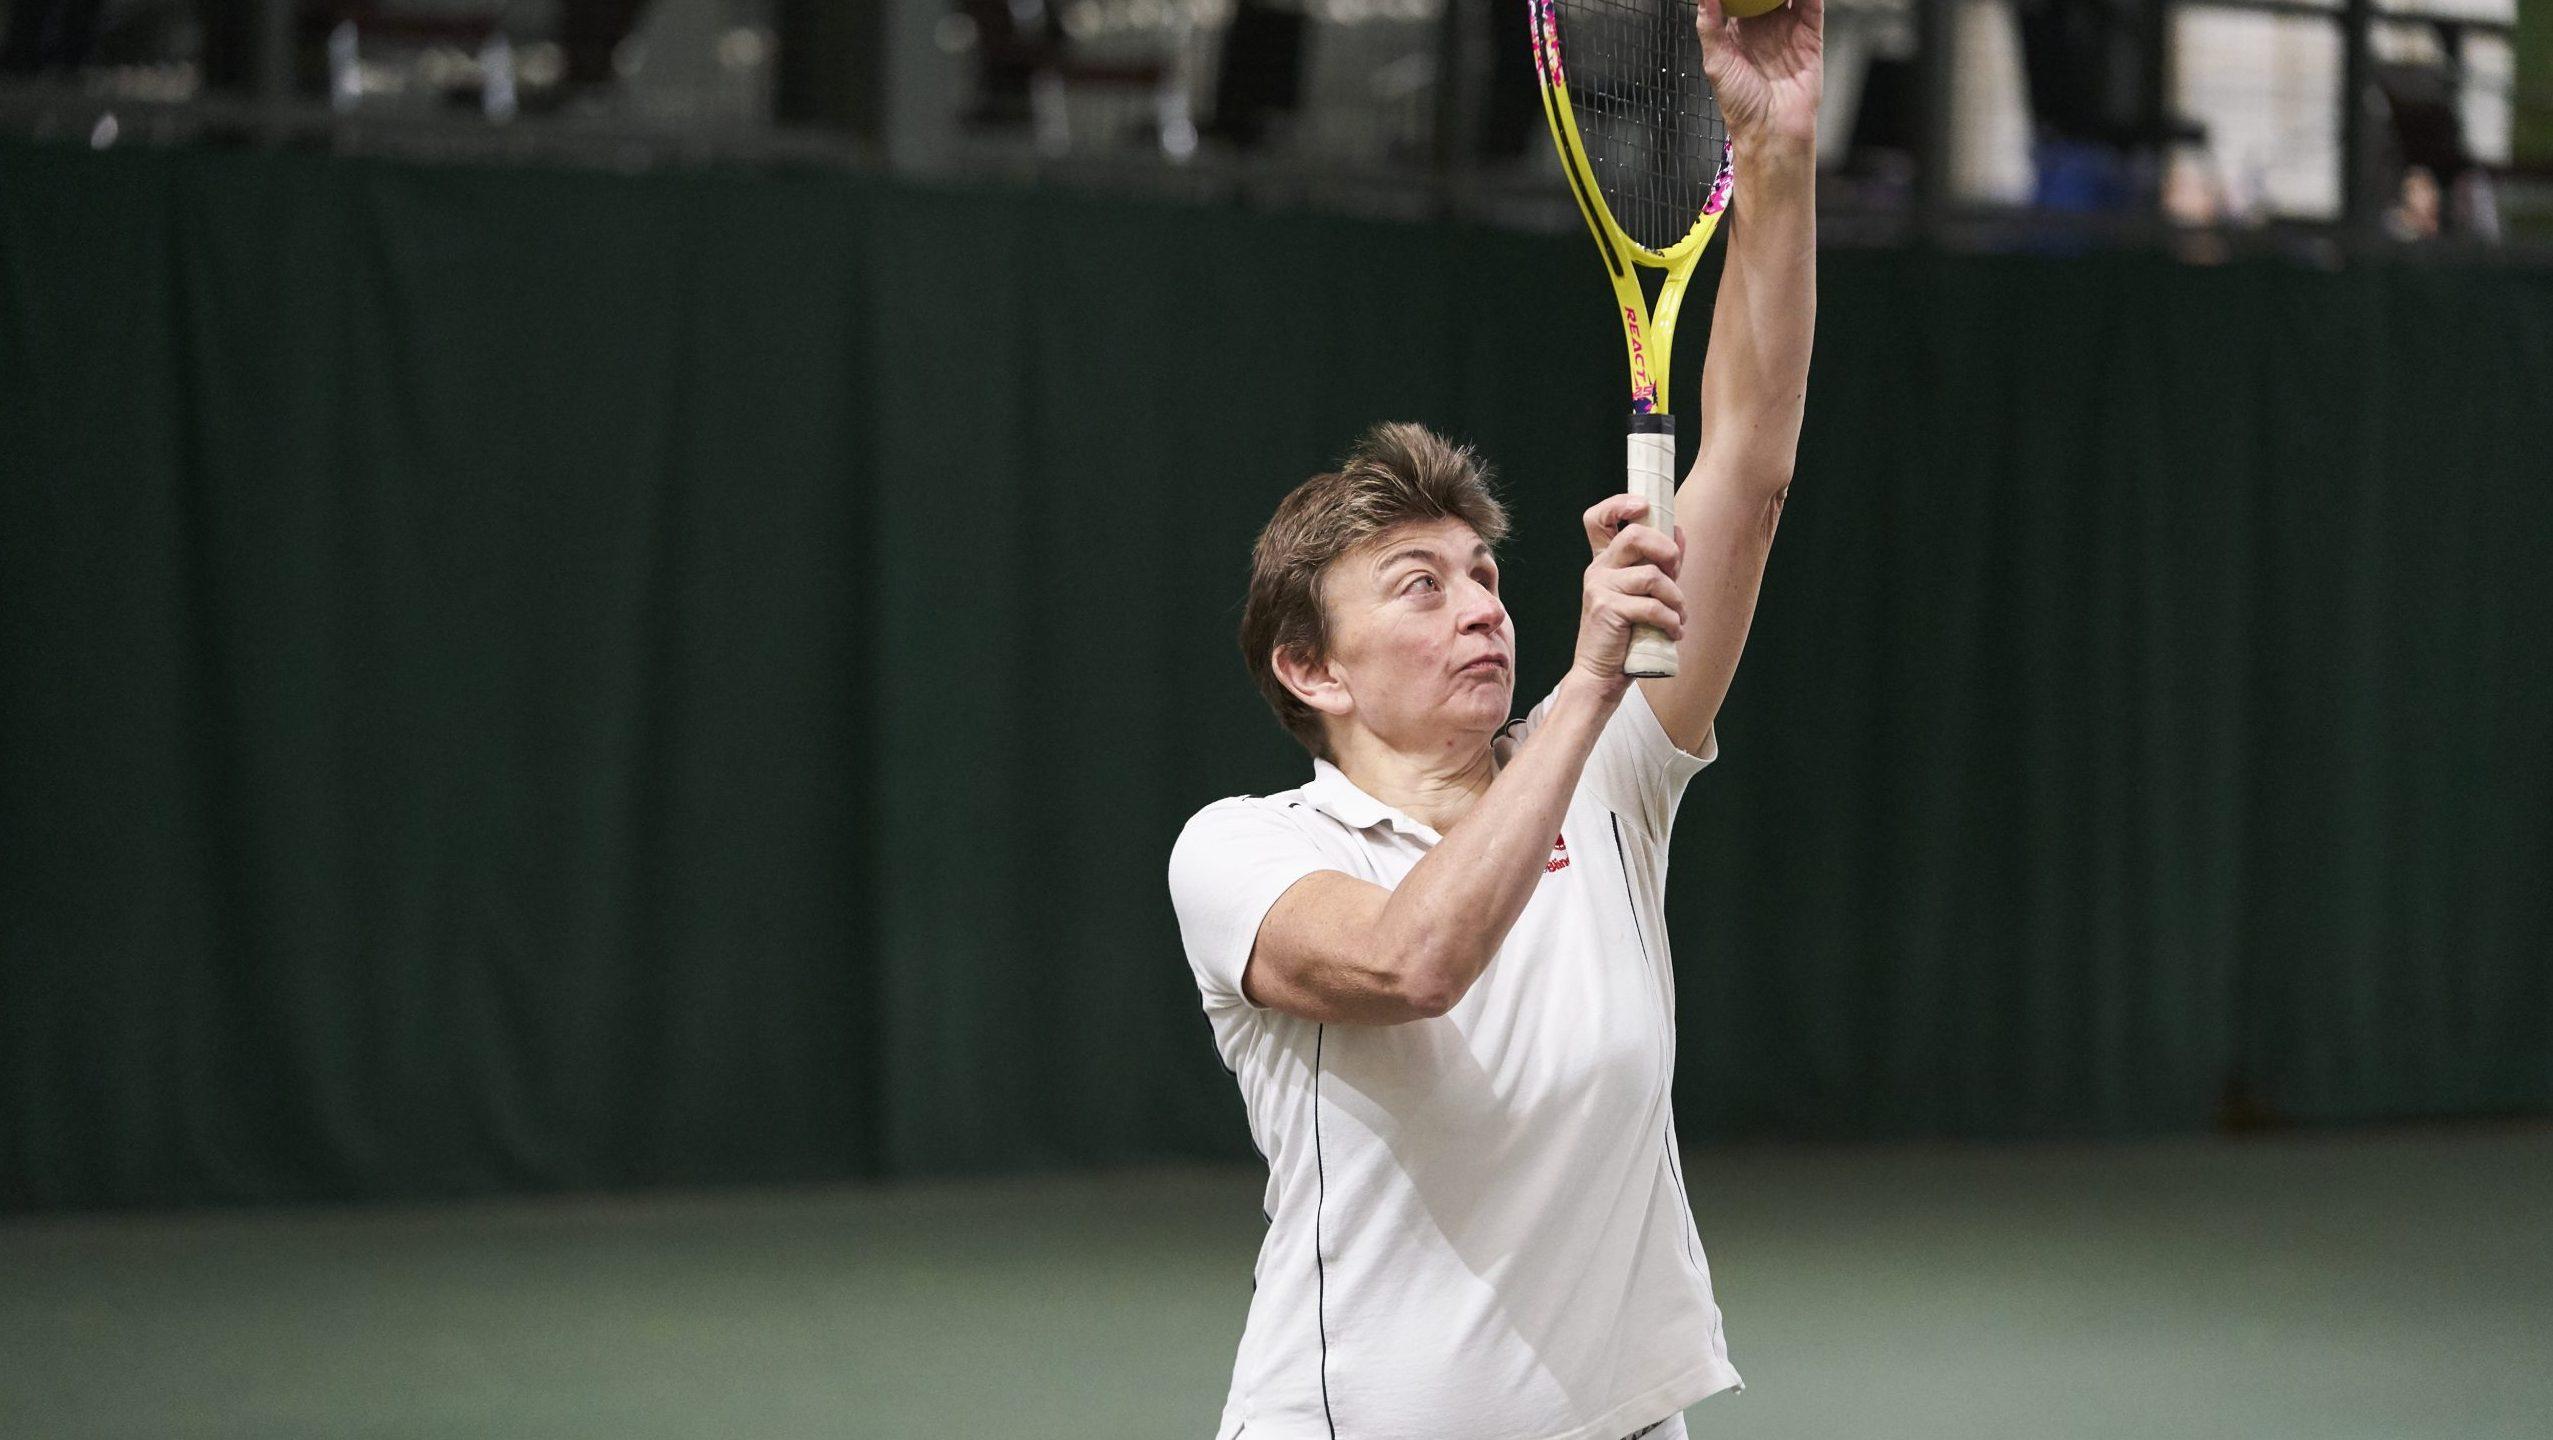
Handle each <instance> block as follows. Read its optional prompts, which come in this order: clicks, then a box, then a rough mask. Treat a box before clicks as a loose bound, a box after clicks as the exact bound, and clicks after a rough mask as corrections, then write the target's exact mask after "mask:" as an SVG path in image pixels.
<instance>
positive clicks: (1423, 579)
mask: <svg viewBox="0 0 2553 1440" xmlns="http://www.w3.org/2000/svg"><path fill="white" fill-rule="evenodd" d="M1422 585H1424V586H1426V587H1427V588H1428V589H1430V590H1433V589H1435V588H1436V577H1435V576H1433V575H1414V576H1412V577H1410V582H1409V586H1408V588H1409V589H1411V590H1413V591H1415V590H1417V589H1418V588H1419V587H1420V586H1422Z"/></svg>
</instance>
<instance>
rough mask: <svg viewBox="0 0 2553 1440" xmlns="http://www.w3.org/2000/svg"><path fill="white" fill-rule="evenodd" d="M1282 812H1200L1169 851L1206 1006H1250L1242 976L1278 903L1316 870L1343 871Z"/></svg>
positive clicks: (1182, 927) (1250, 806) (1225, 806)
mask: <svg viewBox="0 0 2553 1440" xmlns="http://www.w3.org/2000/svg"><path fill="white" fill-rule="evenodd" d="M1339 868H1340V866H1339V863H1338V861H1337V860H1336V859H1335V858H1334V857H1332V856H1330V855H1328V854H1326V853H1325V852H1324V851H1323V850H1322V848H1321V845H1320V842H1319V841H1317V840H1315V839H1313V838H1312V836H1310V835H1309V834H1306V833H1305V832H1304V830H1303V829H1302V827H1300V826H1298V825H1296V824H1295V823H1294V822H1293V821H1292V820H1291V819H1289V818H1288V817H1287V816H1286V815H1285V814H1284V813H1283V812H1282V811H1279V810H1274V809H1270V808H1268V807H1267V806H1266V805H1264V804H1261V803H1258V802H1254V801H1249V800H1218V801H1216V802H1215V803H1213V804H1212V805H1209V806H1207V807H1206V808H1205V809H1203V810H1200V811H1198V812H1197V813H1196V815H1195V816H1194V817H1193V818H1191V819H1190V820H1189V821H1188V824H1187V828H1185V829H1183V830H1181V831H1180V832H1179V843H1177V844H1176V845H1173V846H1172V847H1171V849H1170V903H1171V905H1172V907H1173V908H1175V909H1176V910H1177V911H1178V912H1179V939H1180V943H1181V944H1182V945H1183V946H1185V947H1186V949H1187V952H1188V968H1189V969H1190V970H1192V971H1194V972H1196V977H1197V988H1198V989H1199V990H1200V991H1202V992H1204V994H1205V998H1206V1003H1207V1005H1208V1006H1209V1007H1210V1008H1212V1007H1220V1006H1226V1005H1244V1006H1250V1008H1252V1009H1258V1008H1260V1007H1258V1006H1254V1005H1250V1001H1249V1000H1248V998H1247V997H1245V996H1244V995H1243V994H1242V993H1241V971H1242V969H1243V967H1245V966H1247V965H1248V964H1249V963H1250V949H1251V947H1252V946H1253V945H1255V944H1257V943H1258V938H1259V924H1260V922H1261V921H1263V920H1265V919H1267V918H1268V911H1269V909H1270V908H1271V907H1273V906H1274V905H1275V904H1276V902H1277V897H1279V896H1281V895H1283V894H1284V893H1285V892H1286V891H1287V890H1289V889H1292V888H1293V886H1294V882H1296V881H1298V880H1300V879H1302V878H1303V877H1304V876H1306V875H1309V874H1312V873H1313V872H1314V871H1317V870H1336V869H1339Z"/></svg>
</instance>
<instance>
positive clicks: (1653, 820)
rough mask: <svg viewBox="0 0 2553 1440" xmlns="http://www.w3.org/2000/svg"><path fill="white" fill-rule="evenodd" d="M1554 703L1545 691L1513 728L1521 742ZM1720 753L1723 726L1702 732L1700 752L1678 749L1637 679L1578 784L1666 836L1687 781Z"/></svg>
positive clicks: (1607, 725)
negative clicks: (1668, 735)
mask: <svg viewBox="0 0 2553 1440" xmlns="http://www.w3.org/2000/svg"><path fill="white" fill-rule="evenodd" d="M1550 708H1551V697H1549V696H1545V697H1544V698H1543V701H1542V703H1541V704H1539V705H1536V706H1535V707H1534V708H1533V713H1532V714H1530V715H1528V716H1526V717H1525V719H1524V720H1523V722H1522V723H1520V724H1519V725H1518V726H1517V727H1516V728H1515V730H1514V731H1513V732H1512V733H1513V734H1514V735H1515V736H1516V738H1517V739H1518V740H1519V741H1520V742H1521V741H1522V740H1523V739H1524V738H1525V737H1527V736H1529V735H1531V734H1532V733H1533V731H1534V729H1535V727H1537V726H1539V725H1540V724H1541V723H1542V717H1543V715H1544V714H1545V712H1547V711H1548V710H1550ZM1719 758H1720V731H1719V727H1718V726H1716V725H1714V726H1713V727H1711V729H1710V731H1709V732H1708V733H1706V734H1705V735H1704V736H1703V737H1702V752H1701V753H1700V754H1698V755H1697V754H1694V753H1693V752H1691V751H1688V750H1681V749H1678V748H1677V747H1676V743H1675V742H1674V741H1673V740H1671V739H1669V738H1667V730H1666V726H1665V725H1663V724H1661V723H1659V720H1658V712H1656V711H1655V710H1652V709H1650V708H1649V697H1648V696H1647V695H1645V694H1643V693H1642V692H1641V689H1640V687H1639V686H1638V685H1636V684H1635V685H1633V686H1632V687H1630V688H1629V689H1628V690H1626V691H1624V692H1623V695H1622V703H1621V704H1620V705H1618V706H1616V707H1615V708H1614V712H1613V718H1612V719H1610V720H1607V721H1606V722H1605V727H1604V733H1603V734H1601V735H1599V736H1597V737H1596V744H1595V748H1594V749H1593V750H1591V751H1589V752H1588V754H1587V768H1586V769H1585V770H1584V771H1583V772H1581V777H1580V779H1579V782H1578V783H1579V785H1580V786H1581V787H1582V788H1584V789H1586V790H1587V791H1588V792H1589V793H1591V794H1593V795H1594V796H1596V797H1597V798H1598V799H1600V800H1602V801H1603V802H1604V804H1605V805H1606V807H1607V808H1609V809H1611V810H1612V811H1614V812H1615V813H1616V814H1619V815H1622V816H1624V817H1625V818H1627V819H1630V820H1632V821H1634V822H1635V823H1637V824H1638V825H1640V827H1641V828H1642V829H1644V830H1646V831H1647V832H1648V833H1649V835H1650V836H1651V837H1653V838H1655V839H1658V840H1661V841H1663V840H1665V839H1666V838H1667V833H1668V832H1669V831H1670V830H1672V829H1673V828H1674V827H1675V811H1676V806H1677V805H1678V804H1680V803H1681V802H1682V801H1683V799H1684V787H1685V785H1686V783H1687V782H1689V781H1691V780H1692V779H1693V777H1694V776H1696V775H1699V774H1701V773H1702V767H1703V766H1705V765H1708V764H1710V763H1711V762H1712V761H1714V760H1717V759H1719Z"/></svg>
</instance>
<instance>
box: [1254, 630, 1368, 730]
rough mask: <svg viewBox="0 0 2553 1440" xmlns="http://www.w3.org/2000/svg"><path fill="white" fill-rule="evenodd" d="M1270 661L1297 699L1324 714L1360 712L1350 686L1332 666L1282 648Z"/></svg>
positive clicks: (1272, 655) (1278, 675)
mask: <svg viewBox="0 0 2553 1440" xmlns="http://www.w3.org/2000/svg"><path fill="white" fill-rule="evenodd" d="M1268 661H1269V664H1270V666H1271V668H1273V669H1274V670H1275V671H1276V677H1277V679H1278V680H1279V681H1280V682H1281V683H1283V684H1284V686H1285V688H1286V689H1287V690H1288V691H1290V692H1292V693H1293V695H1294V698H1295V699H1297V700H1300V701H1302V702H1303V703H1304V704H1306V705H1309V706H1311V707H1312V708H1313V709H1314V710H1317V711H1319V712H1320V713H1321V714H1324V715H1336V716H1345V715H1346V714H1347V713H1348V712H1349V711H1351V710H1353V709H1355V708H1356V701H1355V699H1354V698H1353V697H1351V696H1350V695H1349V694H1348V693H1347V682H1346V681H1345V680H1344V679H1342V678H1340V676H1339V673H1338V667H1337V666H1336V665H1334V664H1332V663H1331V662H1329V661H1326V660H1314V659H1311V658H1310V657H1308V656H1306V655H1304V654H1303V653H1302V652H1301V651H1297V650H1289V649H1287V648H1286V647H1284V646H1282V645H1280V646H1278V647H1277V648H1276V650H1275V651H1274V652H1273V653H1271V654H1270V655H1269V657H1268Z"/></svg>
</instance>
